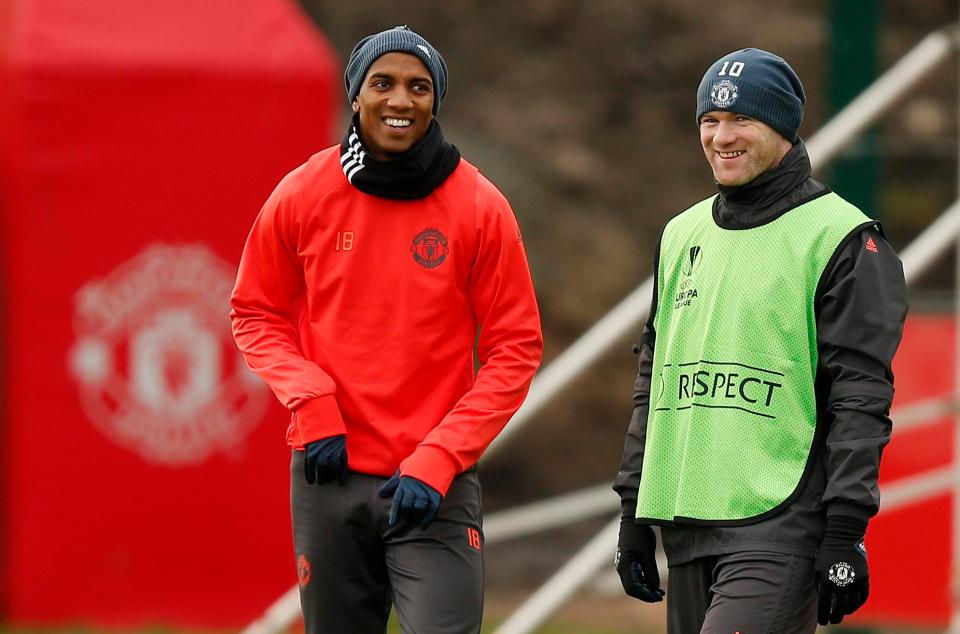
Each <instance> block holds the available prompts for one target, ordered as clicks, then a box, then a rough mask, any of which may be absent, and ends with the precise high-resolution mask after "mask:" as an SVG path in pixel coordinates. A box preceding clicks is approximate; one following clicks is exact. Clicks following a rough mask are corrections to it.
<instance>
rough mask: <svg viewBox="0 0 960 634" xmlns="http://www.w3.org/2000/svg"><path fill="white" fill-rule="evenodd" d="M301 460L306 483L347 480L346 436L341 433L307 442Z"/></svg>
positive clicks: (342, 481)
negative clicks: (304, 455)
mask: <svg viewBox="0 0 960 634" xmlns="http://www.w3.org/2000/svg"><path fill="white" fill-rule="evenodd" d="M304 449H305V450H306V452H307V455H306V458H305V459H304V461H303V470H304V473H305V475H306V476H307V483H308V484H313V483H314V482H316V483H317V484H326V483H328V482H333V481H334V479H336V480H337V482H339V483H340V484H343V483H344V482H346V481H347V437H346V436H345V435H343V434H340V435H338V436H330V437H329V438H321V439H320V440H314V441H313V442H308V443H307V444H306V445H305V446H304Z"/></svg>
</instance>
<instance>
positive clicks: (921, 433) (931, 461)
mask: <svg viewBox="0 0 960 634" xmlns="http://www.w3.org/2000/svg"><path fill="white" fill-rule="evenodd" d="M955 336H956V329H955V327H954V320H953V318H952V317H947V316H932V315H911V316H910V317H909V318H908V319H907V327H906V330H905V331H904V337H903V343H902V344H901V346H900V350H899V352H898V353H897V357H896V359H895V360H894V364H893V371H894V375H895V377H896V382H895V384H896V390H897V393H896V396H895V397H894V409H895V410H896V409H898V408H902V407H904V406H906V405H910V404H912V403H918V402H921V401H924V400H927V399H933V398H936V397H949V395H950V394H952V393H953V381H954V378H953V377H954V358H953V354H952V351H953V350H954V349H955V346H954V341H955ZM953 429H954V427H953V421H952V420H951V419H950V417H943V418H942V419H940V420H936V421H929V424H926V425H919V426H917V427H913V428H909V429H898V428H897V421H896V419H894V421H893V439H892V440H891V441H890V445H889V446H888V447H887V448H886V450H884V453H883V463H882V465H881V468H880V484H881V487H880V514H879V515H878V516H877V517H876V518H874V519H873V521H871V522H870V527H869V529H868V530H867V539H866V542H865V543H866V547H867V554H868V557H869V562H870V600H869V601H868V602H867V605H866V606H865V607H864V609H863V610H861V611H860V612H858V613H857V614H856V615H855V617H854V618H852V619H851V621H853V622H871V623H885V624H886V623H902V624H912V625H923V626H927V627H946V626H947V624H948V623H949V621H950V569H951V567H952V559H951V556H952V555H951V553H952V549H951V546H950V540H951V531H952V528H951V527H952V526H953V521H952V517H951V513H952V504H951V500H952V492H951V491H943V492H942V493H941V494H939V495H936V496H934V497H930V498H926V499H922V500H918V501H917V502H916V503H913V504H908V505H906V506H902V507H900V508H898V509H896V510H885V509H884V505H883V500H884V497H883V495H884V493H889V492H890V491H891V490H893V489H894V488H895V487H897V485H898V484H900V483H902V482H903V479H904V478H907V477H922V476H923V475H924V474H929V473H930V471H931V469H937V468H942V467H946V466H947V465H949V464H951V462H952V461H953V456H954V434H953ZM908 587H909V588H913V589H914V591H913V592H911V593H910V600H909V601H907V600H904V596H905V595H904V592H905V588H908ZM844 622H846V620H844Z"/></svg>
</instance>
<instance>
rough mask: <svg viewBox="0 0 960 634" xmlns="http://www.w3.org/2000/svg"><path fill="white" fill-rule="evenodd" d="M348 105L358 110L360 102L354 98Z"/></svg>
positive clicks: (355, 110)
mask: <svg viewBox="0 0 960 634" xmlns="http://www.w3.org/2000/svg"><path fill="white" fill-rule="evenodd" d="M350 106H351V107H352V108H353V111H354V112H360V102H359V101H357V100H356V99H354V100H353V103H352V104H350Z"/></svg>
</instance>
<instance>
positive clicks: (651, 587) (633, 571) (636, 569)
mask: <svg viewBox="0 0 960 634" xmlns="http://www.w3.org/2000/svg"><path fill="white" fill-rule="evenodd" d="M613 565H614V566H616V567H617V574H618V575H620V583H622V584H623V591H624V592H626V593H627V594H628V595H630V596H631V597H633V598H634V599H640V600H641V601H646V602H647V603H656V602H657V601H663V595H664V594H666V593H665V592H664V591H663V588H661V587H660V571H659V570H657V535H656V533H654V532H653V527H652V526H650V525H649V524H637V523H636V522H635V521H634V520H633V518H632V517H624V518H623V519H621V520H620V541H619V543H618V544H617V556H616V559H614V561H613Z"/></svg>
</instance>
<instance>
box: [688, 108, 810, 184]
mask: <svg viewBox="0 0 960 634" xmlns="http://www.w3.org/2000/svg"><path fill="white" fill-rule="evenodd" d="M700 145H702V146H703V153H704V155H706V157H707V162H708V163H710V167H711V168H712V169H713V177H714V178H715V179H716V181H717V182H718V183H720V184H721V185H728V186H734V185H744V184H746V183H749V182H750V181H752V180H753V179H755V178H756V177H757V176H759V175H760V174H762V173H764V172H765V171H767V170H768V169H770V168H772V167H776V166H777V165H779V164H780V161H781V160H782V159H783V157H784V156H785V155H786V153H787V152H789V151H790V148H791V147H792V144H791V143H790V141H787V140H786V139H785V138H783V137H782V136H780V134H779V133H777V132H776V131H775V130H774V129H773V128H771V127H770V126H768V125H767V124H766V123H763V122H762V121H760V120H758V119H754V118H753V117H748V116H747V115H744V114H740V113H737V112H725V111H722V110H711V111H710V112H706V113H704V114H703V115H701V116H700Z"/></svg>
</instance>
